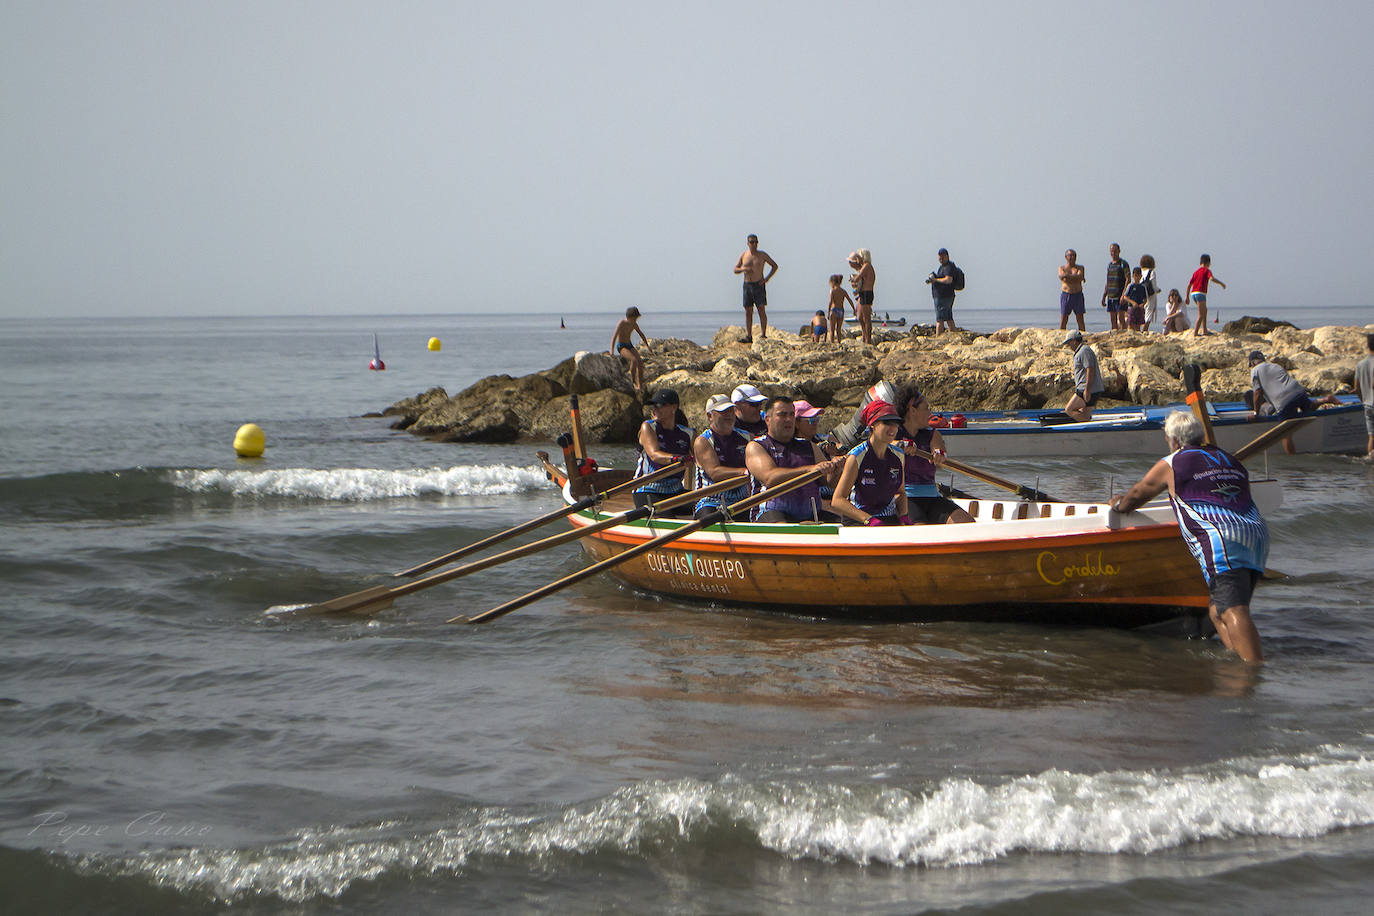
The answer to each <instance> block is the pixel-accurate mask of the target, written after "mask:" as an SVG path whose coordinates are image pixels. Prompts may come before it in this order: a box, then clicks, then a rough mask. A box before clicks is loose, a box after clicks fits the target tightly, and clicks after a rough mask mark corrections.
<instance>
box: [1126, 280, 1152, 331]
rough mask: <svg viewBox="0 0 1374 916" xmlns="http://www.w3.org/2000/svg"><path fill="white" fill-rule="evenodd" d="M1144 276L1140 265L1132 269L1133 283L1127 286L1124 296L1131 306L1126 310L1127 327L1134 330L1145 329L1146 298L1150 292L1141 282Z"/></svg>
mask: <svg viewBox="0 0 1374 916" xmlns="http://www.w3.org/2000/svg"><path fill="white" fill-rule="evenodd" d="M1142 276H1143V274H1142V272H1141V270H1140V268H1139V267H1134V268H1132V269H1131V285H1130V286H1127V287H1126V295H1125V296H1124V297H1123V298H1124V299H1125V300H1126V301H1127V302H1129V303H1130V306H1129V307H1128V308H1127V310H1126V327H1128V328H1130V329H1131V330H1132V331H1143V330H1145V300H1146V299H1148V298H1149V294H1148V293H1146V291H1145V284H1144V283H1143V282H1141V277H1142Z"/></svg>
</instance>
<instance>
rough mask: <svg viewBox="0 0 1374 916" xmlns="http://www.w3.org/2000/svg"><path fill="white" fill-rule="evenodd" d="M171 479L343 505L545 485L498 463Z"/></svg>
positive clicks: (217, 489)
mask: <svg viewBox="0 0 1374 916" xmlns="http://www.w3.org/2000/svg"><path fill="white" fill-rule="evenodd" d="M171 480H172V483H173V484H175V485H176V486H178V487H180V488H182V489H185V490H188V491H190V492H192V493H229V494H232V495H234V496H252V497H263V496H276V497H288V498H300V499H325V500H339V501H347V502H362V501H366V500H370V499H394V498H397V497H405V496H493V495H498V494H504V493H518V492H522V491H526V490H536V489H543V488H546V487H548V485H549V484H548V480H547V478H545V476H544V474H543V473H542V472H540V471H536V470H532V469H530V468H524V467H515V466H512V465H499V464H498V465H460V466H457V467H450V468H410V469H401V470H380V469H377V468H335V469H332V470H317V469H314V468H281V469H277V470H264V471H242V470H228V471H226V470H218V469H216V470H177V471H172V472H171Z"/></svg>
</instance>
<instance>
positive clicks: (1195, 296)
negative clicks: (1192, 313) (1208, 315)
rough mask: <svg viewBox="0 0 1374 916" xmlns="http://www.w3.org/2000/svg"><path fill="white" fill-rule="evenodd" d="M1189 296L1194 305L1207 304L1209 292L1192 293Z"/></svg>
mask: <svg viewBox="0 0 1374 916" xmlns="http://www.w3.org/2000/svg"><path fill="white" fill-rule="evenodd" d="M1188 298H1189V300H1191V301H1192V302H1193V304H1194V305H1206V304H1207V294H1206V293H1192V294H1191V295H1189V296H1188Z"/></svg>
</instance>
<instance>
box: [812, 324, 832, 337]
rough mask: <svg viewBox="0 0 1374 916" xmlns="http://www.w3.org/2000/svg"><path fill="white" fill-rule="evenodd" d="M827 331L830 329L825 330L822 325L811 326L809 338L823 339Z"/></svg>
mask: <svg viewBox="0 0 1374 916" xmlns="http://www.w3.org/2000/svg"><path fill="white" fill-rule="evenodd" d="M828 330H830V329H829V328H827V327H826V326H825V325H823V324H813V325H811V336H812V337H824V336H825V332H826V331H828Z"/></svg>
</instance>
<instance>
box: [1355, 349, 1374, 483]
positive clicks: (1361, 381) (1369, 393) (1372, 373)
mask: <svg viewBox="0 0 1374 916" xmlns="http://www.w3.org/2000/svg"><path fill="white" fill-rule="evenodd" d="M1364 345H1365V349H1367V350H1368V351H1369V355H1368V356H1366V357H1365V358H1364V359H1362V360H1360V361H1359V363H1358V364H1357V365H1356V366H1355V393H1356V394H1358V395H1359V396H1360V403H1362V404H1363V405H1364V431H1365V432H1367V433H1369V447H1368V448H1367V449H1365V451H1366V452H1367V454H1366V455H1365V456H1364V460H1365V461H1374V334H1366V335H1365V336H1364Z"/></svg>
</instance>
